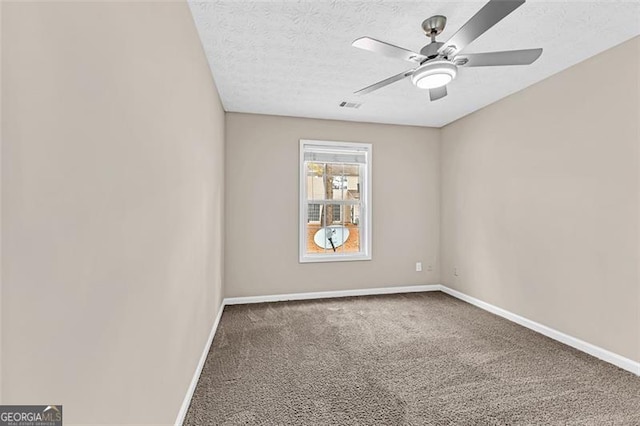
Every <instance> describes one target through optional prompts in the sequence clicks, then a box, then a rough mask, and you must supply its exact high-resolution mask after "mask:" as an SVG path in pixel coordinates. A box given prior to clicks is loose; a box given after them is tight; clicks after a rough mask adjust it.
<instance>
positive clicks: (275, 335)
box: [185, 292, 640, 425]
mask: <svg viewBox="0 0 640 426" xmlns="http://www.w3.org/2000/svg"><path fill="white" fill-rule="evenodd" d="M185 425H640V378H639V377H637V376H635V375H633V374H632V373H629V372H627V371H624V370H621V369H619V368H617V367H615V366H613V365H610V364H608V363H605V362H603V361H600V360H598V359H596V358H593V357H591V356H589V355H587V354H584V353H582V352H580V351H578V350H575V349H573V348H571V347H569V346H566V345H563V344H561V343H559V342H556V341H554V340H552V339H549V338H547V337H545V336H542V335H540V334H538V333H535V332H533V331H531V330H528V329H526V328H524V327H521V326H519V325H517V324H514V323H512V322H509V321H507V320H505V319H503V318H500V317H498V316H495V315H493V314H490V313H488V312H485V311H483V310H481V309H479V308H476V307H475V306H472V305H469V304H467V303H465V302H462V301H460V300H458V299H455V298H453V297H451V296H448V295H446V294H444V293H440V292H430V293H411V294H398V295H384V296H366V297H350V298H340V299H323V300H311V301H294V302H278V303H261V304H252V305H236V306H227V307H225V309H224V313H223V315H222V319H221V322H220V325H219V327H218V330H217V333H216V336H215V339H214V341H213V345H212V347H211V351H210V352H209V355H208V358H207V361H206V364H205V366H204V369H203V372H202V375H201V377H200V381H199V382H198V385H197V388H196V390H195V393H194V396H193V399H192V402H191V406H190V408H189V411H188V413H187V417H186V420H185Z"/></svg>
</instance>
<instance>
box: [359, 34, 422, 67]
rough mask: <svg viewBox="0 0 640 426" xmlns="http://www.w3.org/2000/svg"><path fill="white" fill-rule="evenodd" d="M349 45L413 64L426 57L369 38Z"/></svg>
mask: <svg viewBox="0 0 640 426" xmlns="http://www.w3.org/2000/svg"><path fill="white" fill-rule="evenodd" d="M351 45H352V46H353V47H357V48H358V49H364V50H368V51H370V52H374V53H379V54H381V55H384V56H389V57H391V58H397V59H404V60H405V61H410V62H415V63H418V64H419V63H420V62H422V61H424V60H426V59H427V57H426V56H422V55H421V54H419V53H416V52H412V51H411V50H407V49H403V48H402V47H398V46H394V45H393V44H389V43H385V42H384V41H380V40H376V39H374V38H371V37H361V38H359V39H356V40H354V41H353V43H351Z"/></svg>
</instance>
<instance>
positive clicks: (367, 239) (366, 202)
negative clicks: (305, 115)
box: [298, 139, 372, 263]
mask: <svg viewBox="0 0 640 426" xmlns="http://www.w3.org/2000/svg"><path fill="white" fill-rule="evenodd" d="M314 147H315V148H330V149H345V150H349V151H354V150H358V151H362V152H364V153H365V156H366V164H364V166H363V167H362V169H361V170H362V171H364V173H363V174H364V176H361V178H360V209H361V211H360V218H361V220H360V223H359V234H360V252H359V253H353V254H333V253H331V254H323V253H318V254H315V253H314V254H308V253H307V252H306V251H307V219H308V212H307V205H308V203H309V201H308V198H307V179H306V178H307V172H306V169H305V166H304V153H305V151H307V148H310V149H313V148H314ZM371 151H372V145H371V144H370V143H361V142H336V141H322V140H309V139H300V160H299V165H298V168H299V169H300V180H299V189H300V191H299V192H300V198H299V202H298V210H299V213H300V214H299V218H298V222H299V244H300V245H299V249H298V253H299V260H300V263H316V262H349V261H357V260H371V229H372V227H371V186H372V185H371V163H372V156H371ZM335 201H336V203H335V204H342V203H340V202H338V200H335ZM362 222H364V223H362Z"/></svg>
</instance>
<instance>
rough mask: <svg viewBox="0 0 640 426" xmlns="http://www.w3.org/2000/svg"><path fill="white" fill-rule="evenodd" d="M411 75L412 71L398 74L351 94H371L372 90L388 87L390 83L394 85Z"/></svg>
mask: <svg viewBox="0 0 640 426" xmlns="http://www.w3.org/2000/svg"><path fill="white" fill-rule="evenodd" d="M411 74H413V70H409V71H405V72H402V73H400V74H397V75H394V76H393V77H389V78H387V79H384V80H382V81H379V82H377V83H376V84H372V85H371V86H367V87H365V88H364V89H360V90H358V91H357V92H353V93H354V94H355V95H366V94H367V93H371V92H373V91H374V90H378V89H381V88H383V87H384V86H388V85H389V84H391V83H395V82H396V81H400V80H402V79H403V78H406V77H409V76H410V75H411Z"/></svg>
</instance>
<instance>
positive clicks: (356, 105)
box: [340, 101, 362, 109]
mask: <svg viewBox="0 0 640 426" xmlns="http://www.w3.org/2000/svg"><path fill="white" fill-rule="evenodd" d="M360 105H362V104H359V103H357V102H346V101H345V102H341V103H340V107H341V108H355V109H358V108H360Z"/></svg>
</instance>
